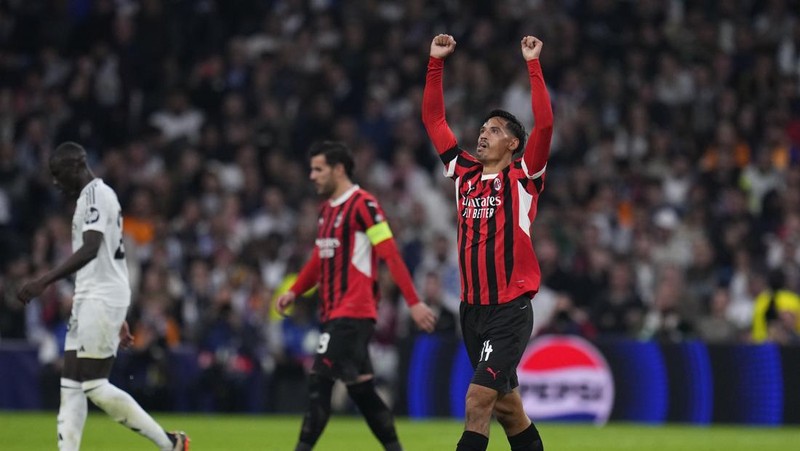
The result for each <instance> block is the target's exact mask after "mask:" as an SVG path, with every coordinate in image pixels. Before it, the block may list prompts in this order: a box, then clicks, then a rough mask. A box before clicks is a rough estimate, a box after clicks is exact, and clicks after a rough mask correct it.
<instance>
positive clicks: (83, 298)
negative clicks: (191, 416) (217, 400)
mask: <svg viewBox="0 0 800 451" xmlns="http://www.w3.org/2000/svg"><path fill="white" fill-rule="evenodd" d="M50 172H51V173H52V175H53V180H54V183H55V185H56V186H57V187H58V188H59V189H60V190H61V191H63V192H64V193H65V194H66V195H68V196H70V197H73V198H76V199H77V203H76V206H75V213H74V215H73V216H72V250H73V252H74V253H73V254H72V255H71V256H70V257H69V258H67V259H66V260H65V261H64V262H62V263H61V264H59V265H58V266H56V267H55V268H53V269H52V270H51V271H49V272H47V273H46V274H44V275H43V276H41V277H40V278H38V279H36V280H33V281H30V282H28V283H26V284H24V285H23V286H22V287H21V288H20V290H19V292H18V293H17V297H18V298H19V300H20V301H22V302H24V303H26V304H27V303H28V302H29V301H30V300H31V299H33V298H35V297H37V296H39V295H40V294H41V293H42V292H43V291H44V289H45V288H47V286H48V285H50V284H51V283H53V282H55V281H57V280H59V279H62V278H64V277H67V276H69V275H70V274H72V273H76V275H75V295H74V298H73V304H72V313H71V315H70V318H69V325H68V327H67V338H66V343H65V345H64V351H65V352H64V368H63V370H62V374H61V405H60V406H59V410H58V426H57V430H58V449H59V450H62V451H67V450H70V451H71V450H78V449H80V445H81V436H82V434H83V426H84V423H85V422H86V414H87V409H88V406H87V403H86V398H89V399H90V400H91V401H92V402H93V403H94V404H95V405H97V406H98V407H100V408H101V409H103V410H104V411H105V412H106V413H107V414H109V415H110V416H111V418H113V419H114V420H115V421H117V422H119V423H120V424H122V425H123V426H125V427H127V428H129V429H131V430H133V431H135V432H138V433H139V434H142V435H143V436H145V437H147V438H148V439H150V440H151V441H152V442H153V443H155V444H156V445H157V446H158V448H159V449H160V450H164V451H167V450H173V451H177V450H181V451H186V450H188V449H189V438H188V437H187V436H186V434H185V433H183V432H165V431H164V429H162V428H161V426H159V425H158V423H156V421H155V420H154V419H153V418H152V417H151V416H150V415H148V414H147V412H145V411H144V409H142V407H141V406H139V404H138V403H137V402H136V401H135V400H134V399H133V398H132V397H131V396H130V395H129V394H127V393H125V392H124V391H122V390H120V389H119V388H117V387H115V386H113V385H111V384H110V383H109V382H108V376H109V374H110V373H111V367H112V366H113V364H114V358H115V356H116V355H117V347H118V346H120V345H122V346H123V347H126V346H128V345H129V344H130V343H131V341H132V340H133V337H132V336H131V335H130V332H129V330H128V323H127V322H126V321H125V317H126V316H127V312H128V306H129V305H130V302H131V288H130V282H129V281H128V267H127V265H126V264H125V249H124V248H123V246H122V210H121V208H120V205H119V201H118V200H117V195H116V193H115V192H114V190H112V189H111V188H110V187H109V186H108V185H106V184H105V183H103V180H102V179H99V178H96V177H95V176H94V174H93V173H92V171H91V169H89V166H88V165H87V163H86V151H85V150H84V149H83V147H81V146H80V145H79V144H76V143H73V142H65V143H63V144H61V145H59V146H58V147H57V148H56V149H55V151H53V154H52V156H51V157H50Z"/></svg>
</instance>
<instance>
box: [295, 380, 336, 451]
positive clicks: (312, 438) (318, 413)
mask: <svg viewBox="0 0 800 451" xmlns="http://www.w3.org/2000/svg"><path fill="white" fill-rule="evenodd" d="M332 390H333V379H329V378H327V377H322V376H319V375H317V374H312V375H310V376H309V377H308V410H306V414H305V416H304V417H303V427H302V428H301V429H300V443H298V444H297V447H296V448H295V450H296V451H308V450H310V449H311V448H313V447H314V445H315V444H316V443H317V440H319V436H320V435H322V431H323V430H324V429H325V425H326V424H328V419H329V418H330V416H331V391H332Z"/></svg>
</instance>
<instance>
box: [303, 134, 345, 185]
mask: <svg viewBox="0 0 800 451" xmlns="http://www.w3.org/2000/svg"><path fill="white" fill-rule="evenodd" d="M317 155H324V156H325V162H326V163H327V164H328V166H336V165H337V164H341V165H342V167H344V172H345V174H347V177H349V178H351V179H352V178H353V168H354V167H355V160H354V159H353V152H351V151H350V148H349V147H347V145H345V144H344V143H343V142H340V141H318V142H315V143H314V144H312V145H311V149H309V151H308V158H309V159H311V158H314V157H316V156H317Z"/></svg>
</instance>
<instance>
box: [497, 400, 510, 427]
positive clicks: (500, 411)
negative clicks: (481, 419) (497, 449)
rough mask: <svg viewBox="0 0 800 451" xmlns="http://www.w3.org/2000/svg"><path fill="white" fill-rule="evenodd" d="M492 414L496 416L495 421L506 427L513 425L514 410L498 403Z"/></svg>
mask: <svg viewBox="0 0 800 451" xmlns="http://www.w3.org/2000/svg"><path fill="white" fill-rule="evenodd" d="M494 416H495V418H497V422H498V423H500V424H501V425H502V426H503V427H504V428H506V429H508V428H509V427H512V426H513V425H514V421H515V412H514V411H513V410H511V409H509V408H508V407H506V406H503V405H500V404H499V403H498V404H497V405H495V407H494Z"/></svg>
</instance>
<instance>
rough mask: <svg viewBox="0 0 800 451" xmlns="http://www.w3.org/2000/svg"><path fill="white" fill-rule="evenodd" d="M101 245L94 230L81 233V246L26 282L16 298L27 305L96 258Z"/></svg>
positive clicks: (100, 238) (101, 239)
mask: <svg viewBox="0 0 800 451" xmlns="http://www.w3.org/2000/svg"><path fill="white" fill-rule="evenodd" d="M102 243H103V234H102V233H101V232H98V231H95V230H87V231H86V232H83V246H81V247H80V249H78V250H77V251H75V253H73V254H72V255H70V256H69V258H67V259H66V260H64V261H63V262H62V263H61V264H60V265H58V266H56V267H55V268H53V269H51V270H50V271H48V272H47V273H45V274H44V275H42V276H41V277H39V278H38V279H36V280H32V281H29V282H27V283H26V284H24V285H23V286H22V288H20V289H19V291H18V292H17V298H18V299H19V300H20V301H22V302H24V303H26V304H27V303H28V302H30V300H31V299H33V298H35V297H36V296H39V295H40V294H42V292H43V291H44V289H45V288H47V286H48V285H50V284H51V283H53V282H55V281H57V280H60V279H63V278H64V277H67V276H68V275H70V274H72V273H74V272H76V271H78V270H79V269H81V268H83V267H84V266H86V264H87V263H89V262H90V261H92V260H94V259H95V257H97V251H98V250H99V249H100V244H102Z"/></svg>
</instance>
